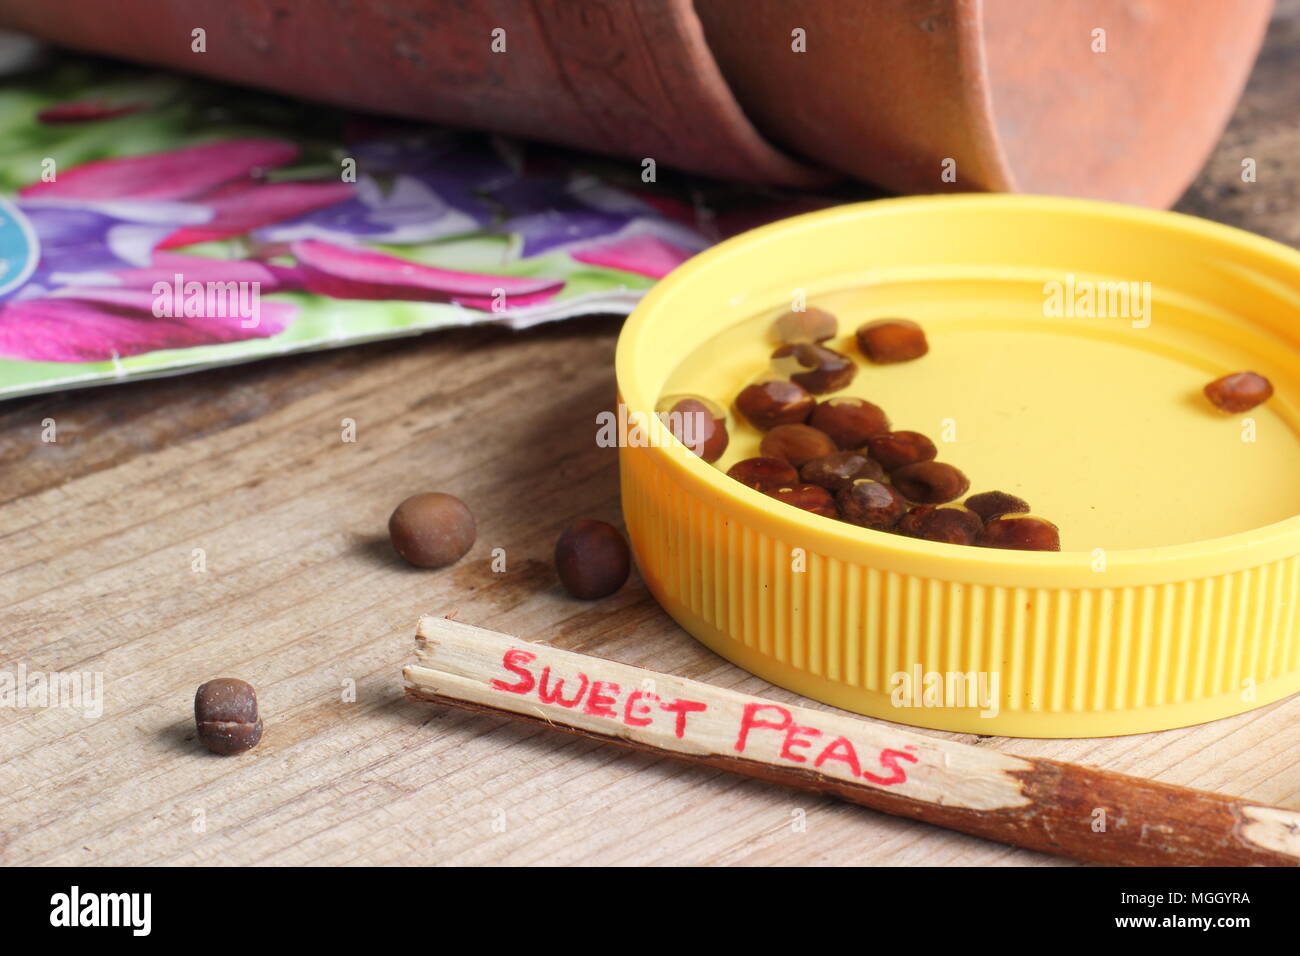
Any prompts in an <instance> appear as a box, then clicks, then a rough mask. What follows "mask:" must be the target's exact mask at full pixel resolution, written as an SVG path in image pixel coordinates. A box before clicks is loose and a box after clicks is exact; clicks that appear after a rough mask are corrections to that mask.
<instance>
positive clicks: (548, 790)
mask: <svg viewBox="0 0 1300 956" xmlns="http://www.w3.org/2000/svg"><path fill="white" fill-rule="evenodd" d="M1298 53H1300V0H1284V2H1282V3H1281V4H1280V5H1279V10H1278V17H1277V19H1276V20H1275V22H1274V24H1273V28H1272V30H1271V32H1270V34H1269V38H1268V42H1267V47H1266V49H1265V52H1264V55H1263V57H1262V58H1261V60H1260V62H1259V65H1258V66H1257V68H1256V71H1255V73H1254V75H1253V77H1252V80H1251V83H1250V86H1249V87H1248V90H1247V92H1246V95H1245V98H1244V99H1243V101H1242V103H1241V106H1240V108H1239V109H1238V112H1237V116H1236V118H1235V119H1234V121H1233V123H1232V126H1231V127H1230V129H1229V130H1228V132H1227V134H1226V135H1225V137H1224V139H1223V142H1222V144H1221V145H1220V147H1219V148H1218V150H1217V151H1216V153H1215V155H1214V157H1213V158H1212V159H1211V161H1210V162H1209V164H1208V165H1207V167H1206V170H1205V172H1204V173H1203V174H1202V176H1201V178H1200V179H1199V180H1198V182H1197V183H1196V185H1195V186H1194V187H1193V188H1192V189H1191V190H1190V192H1189V194H1188V195H1187V196H1186V197H1185V198H1184V200H1183V202H1182V204H1181V206H1180V208H1181V209H1183V210H1184V211H1187V212H1192V213H1195V214H1197V215H1202V216H1206V217H1209V218H1213V219H1219V220H1222V221H1225V222H1229V223H1232V224H1234V225H1238V226H1242V227H1245V228H1248V229H1251V230H1253V231H1256V232H1259V233H1261V234H1263V235H1266V236H1270V237H1272V238H1275V239H1279V240H1281V241H1283V242H1288V243H1290V244H1292V245H1300V217H1298V216H1297V215H1296V209H1297V201H1298V199H1300V162H1298V161H1297V159H1296V157H1297V156H1298V155H1300V86H1298V85H1297V84H1296V82H1295V67H1294V65H1293V64H1294V58H1295V57H1296V56H1297V54H1298ZM1245 157H1250V158H1254V159H1255V160H1256V161H1257V164H1258V170H1259V174H1258V181H1257V182H1255V183H1243V182H1242V181H1241V177H1240V172H1241V160H1242V159H1243V158H1245ZM617 332H618V321H617V320H615V319H608V318H606V319H600V318H595V319H582V320H577V321H573V322H568V323H564V324H562V325H558V326H554V327H550V328H544V329H539V330H535V331H532V332H529V333H524V334H515V333H510V332H506V331H500V330H485V329H478V330H466V331H459V332H452V333H440V334H435V335H430V336H425V337H423V338H419V339H408V340H403V341H395V342H388V343H381V344H375V345H368V346H360V347H355V348H348V349H342V350H338V351H333V352H327V353H320V354H314V355H304V356H298V357H291V358H285V359H277V360H275V361H268V362H263V363H258V364H253V365H246V366H240V367H235V368H228V369H223V370H218V371H212V372H207V373H202V374H198V375H189V376H184V377H180V378H174V379H167V380H160V381H155V382H141V383H134V384H128V385H123V386H115V387H111V388H104V389H93V390H88V391H83V392H76V393H68V394H63V395H51V396H38V397H34V398H30V399H22V400H17V401H13V402H9V403H6V404H3V405H0V622H3V627H2V629H0V635H2V636H3V643H2V644H0V669H6V670H11V671H12V670H14V669H15V668H17V667H18V666H20V665H22V666H25V667H26V668H28V669H29V670H30V671H44V672H51V671H60V672H69V671H90V672H96V673H100V674H102V675H103V681H104V710H103V714H102V715H101V716H99V717H87V716H85V715H84V714H82V713H80V712H77V711H74V710H70V709H66V708H23V709H15V708H0V862H2V863H6V864H33V863H34V864H44V863H63V864H79V863H96V864H102V863H115V864H120V863H139V864H162V863H213V864H244V863H266V864H276V863H290V864H334V865H338V864H349V863H372V864H375V863H380V864H383V863H447V864H470V863H512V864H536V863H590V864H633V863H637V864H671V863H676V864H769V863H784V864H825V865H846V864H889V865H913V864H978V865H1008V864H1015V865H1070V864H1069V863H1068V862H1066V861H1062V860H1058V859H1055V858H1050V857H1047V856H1042V855H1038V854H1036V853H1033V852H1030V851H1025V850H1016V849H1010V848H1007V847H1004V846H1000V845H997V844H994V843H990V842H986V841H984V840H981V839H978V838H975V837H968V836H963V835H960V834H955V833H950V832H946V831H942V830H938V829H935V828H932V827H929V826H927V825H925V824H922V823H916V822H911V821H908V820H904V819H900V818H896V817H888V816H884V815H882V814H877V813H873V812H871V811H867V810H863V809H861V808H858V807H853V806H848V805H845V804H842V803H839V802H837V801H835V800H832V799H830V798H822V797H813V796H809V795H804V794H797V793H793V792H791V791H789V790H786V789H783V788H781V787H777V786H772V785H769V784H765V783H762V782H758V781H752V780H745V779H739V778H736V777H733V776H731V775H729V774H727V773H723V772H720V771H716V770H710V769H702V768H695V767H689V766H683V765H680V764H678V763H676V762H673V761H670V760H665V759H658V758H654V757H651V756H647V755H643V754H637V753H629V752H624V751H621V750H615V749H612V748H608V747H605V746H603V745H601V744H598V743H594V742H591V741H585V740H579V739H573V738H569V737H566V736H563V735H561V734H558V733H556V732H553V731H550V730H547V729H544V728H540V727H534V726H527V725H520V724H517V723H514V722H511V721H507V720H504V719H500V718H494V717H488V716H482V715H477V714H466V713H462V712H459V711H452V710H449V709H444V708H438V707H433V706H430V705H427V704H422V703H418V702H414V701H410V700H407V699H405V698H404V696H403V694H402V678H401V669H402V666H403V665H404V664H405V663H407V662H408V661H409V659H410V657H411V646H412V644H411V636H412V633H413V630H414V626H415V622H416V620H417V618H418V617H419V616H420V615H421V614H423V613H434V614H446V613H449V612H455V613H456V614H457V616H458V617H459V619H460V620H463V621H467V622H470V623H474V624H480V625H483V626H487V627H491V628H495V629H497V630H500V631H504V632H507V633H510V634H513V635H517V636H519V637H521V638H524V639H528V640H545V641H549V642H550V643H552V644H554V645H556V646H558V647H562V648H568V649H573V650H579V651H585V652H589V653H593V654H598V655H600V656H604V657H609V658H612V659H615V660H620V661H625V662H628V663H633V664H638V665H642V666H647V667H652V668H654V669H656V670H661V671H667V672H670V673H673V674H678V675H682V676H685V677H690V678H694V679H697V680H704V681H709V682H712V683H716V684H718V685H721V686H724V687H732V688H737V689H740V690H743V691H745V692H746V693H755V694H762V695H763V696H765V697H770V698H773V699H776V700H778V701H798V698H797V697H796V696H795V695H792V694H789V693H787V692H785V691H782V690H780V689H778V688H772V687H771V686H770V685H767V684H766V683H765V682H763V681H761V680H759V679H757V678H755V677H752V676H750V675H748V674H746V673H745V672H743V671H740V670H739V669H737V668H735V667H733V666H732V665H730V664H728V663H726V662H724V661H722V660H721V659H720V658H718V657H715V656H714V655H712V654H711V653H710V652H708V651H707V650H705V649H704V648H703V647H701V646H700V645H699V644H697V643H696V642H695V641H693V640H692V639H691V638H690V637H688V636H687V635H686V634H685V633H684V632H682V631H681V630H680V629H678V628H677V627H676V625H674V624H673V622H672V621H671V620H670V619H669V618H668V617H667V616H666V615H665V614H664V613H663V611H662V610H660V609H659V607H658V606H657V605H656V604H655V602H654V601H653V600H652V599H651V598H650V597H649V595H648V594H647V593H646V591H645V589H644V587H643V586H642V585H641V583H640V581H639V580H638V579H637V578H636V577H635V574H634V576H633V579H632V580H631V581H630V582H629V584H628V586H627V587H625V588H624V589H623V590H622V591H620V592H619V593H618V594H617V595H615V596H614V597H612V598H609V599H607V600H605V601H601V602H596V603H590V604H588V603H580V602H576V601H573V600H570V599H568V598H566V597H565V596H564V595H563V593H562V592H561V591H560V589H559V587H558V585H557V583H556V581H555V579H554V575H553V572H552V569H551V565H550V554H551V549H552V546H553V544H554V541H555V538H556V536H557V535H558V534H559V532H560V531H561V530H562V528H563V527H564V526H565V525H566V524H567V523H568V522H569V521H571V520H572V519H574V518H576V517H580V516H590V517H597V518H603V519H606V520H610V521H615V522H617V521H618V520H619V512H618V495H617V465H616V460H615V452H614V450H612V449H604V448H599V447H597V446H596V444H595V441H594V432H595V424H594V419H595V415H596V413H597V412H598V411H600V410H602V409H606V408H609V407H611V405H612V402H613V395H614V383H613V373H612V368H611V361H612V355H613V349H614V341H615V337H616V335H617ZM47 418H52V419H54V420H55V422H56V423H57V429H58V441H57V443H54V444H48V443H44V442H42V441H41V430H42V421H43V420H44V419H47ZM344 419H353V420H355V422H356V441H355V442H344V441H342V440H341V432H342V429H343V420H344ZM429 489H439V490H444V491H448V492H451V493H453V494H456V495H459V496H461V497H463V498H464V499H465V500H466V501H467V502H468V503H469V504H470V506H471V507H472V508H473V510H474V511H475V513H476V515H477V517H478V521H479V539H478V542H477V543H476V545H475V547H474V549H473V550H472V551H471V552H470V554H469V556H468V557H467V558H466V559H465V560H464V561H462V562H461V563H460V564H459V565H457V566H455V567H453V568H450V569H447V570H444V571H439V572H427V571H416V570H413V569H409V568H407V567H405V566H403V565H402V564H401V563H400V562H399V561H398V560H397V559H396V557H395V556H394V555H393V554H392V553H391V550H390V548H389V545H388V542H387V538H386V534H385V522H386V520H387V517H388V514H389V512H390V511H391V510H392V508H393V506H394V505H395V504H396V503H397V502H398V501H399V500H401V498H403V497H405V496H406V495H408V494H411V493H414V492H417V491H422V490H429ZM496 548H501V549H504V554H505V559H506V570H505V572H504V573H497V572H495V571H494V570H493V569H492V564H491V561H492V553H493V549H496ZM195 549H202V552H203V555H204V559H205V562H206V570H205V571H195V570H193V568H194V564H195ZM216 676H237V677H242V678H244V679H246V680H248V681H250V682H252V683H253V684H254V685H255V686H256V687H257V688H258V691H259V695H260V699H261V704H262V713H263V717H264V720H265V723H266V732H265V737H264V739H263V741H262V744H261V745H260V746H259V747H258V748H257V749H256V750H254V751H252V752H250V753H248V754H246V755H243V756H241V757H236V758H217V757H214V756H211V755H209V754H207V753H206V752H204V751H203V750H202V748H201V747H200V746H199V745H198V744H197V742H196V741H195V739H194V732H193V724H192V713H191V706H192V699H193V694H194V689H195V687H196V686H197V685H198V684H199V683H201V682H202V681H203V680H205V679H208V678H211V677H216ZM353 688H355V694H353V693H351V690H352V689H353ZM353 697H354V698H355V699H352V698H353ZM812 706H814V707H822V706H823V705H820V704H813V705H812ZM1297 727H1300V698H1292V699H1290V700H1287V701H1283V702H1280V703H1277V704H1274V705H1271V706H1268V707H1264V708H1262V709H1260V710H1258V711H1255V712H1254V713H1251V714H1246V715H1242V716H1239V717H1235V718H1230V719H1227V720H1221V721H1216V722H1214V723H1211V724H1207V725H1203V726H1199V727H1193V728H1187V729H1183V730H1175V731H1168V732H1164V733H1159V734H1147V735H1142V736H1135V737H1124V738H1110V739H1087V740H1055V741H1034V740H1009V739H1000V738H998V739H993V738H976V737H971V736H967V735H940V736H950V737H954V738H957V739H961V740H964V741H966V742H968V743H975V744H977V745H982V746H990V747H997V748H998V749H1000V750H1004V751H1006V752H1008V753H1012V754H1018V755H1023V756H1029V757H1047V758H1052V759H1057V760H1065V761H1071V762H1078V763H1084V764H1089V765H1093V766H1097V767H1102V768H1105V769H1108V770H1117V771H1122V772H1124V773H1130V774H1136V775H1139V776H1145V777H1149V778H1152V779H1155V780H1160V781H1164V782H1168V783H1177V784H1183V785H1187V786H1193V787H1199V788H1203V789H1207V790H1214V791H1219V792H1223V793H1229V794H1233V795H1236V796H1241V797H1246V798H1249V799H1251V800H1254V801H1258V802H1261V803H1268V804H1275V805H1279V806H1283V807H1289V808H1300V767H1298V766H1297V765H1298V764H1300V731H1297V729H1296V728H1297ZM927 733H928V732H927Z"/></svg>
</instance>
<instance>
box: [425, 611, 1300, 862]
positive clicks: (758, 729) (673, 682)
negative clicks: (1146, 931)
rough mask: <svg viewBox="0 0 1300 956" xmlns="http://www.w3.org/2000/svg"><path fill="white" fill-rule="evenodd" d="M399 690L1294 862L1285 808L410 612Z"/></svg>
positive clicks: (1297, 835) (770, 767)
mask: <svg viewBox="0 0 1300 956" xmlns="http://www.w3.org/2000/svg"><path fill="white" fill-rule="evenodd" d="M416 656H417V658H418V663H416V664H412V665H410V666H409V667H407V668H406V669H405V671H404V675H405V677H406V681H407V693H408V695H409V696H411V697H414V698H417V699H421V700H429V701H434V702H438V703H444V704H449V705H451V706H455V707H461V708H464V709H469V710H478V711H487V712H491V713H497V714H510V715H513V716H515V717H517V718H521V719H525V720H530V721H535V722H538V723H544V724H547V725H549V726H551V727H553V728H554V729H556V730H562V731H566V732H568V733H572V734H578V735H581V736H584V737H589V738H594V739H599V740H604V741H608V742H610V743H615V744H619V745H621V746H624V747H630V748H633V749H637V750H643V751H651V752H655V753H660V754H669V755H672V756H675V757H677V758H679V759H682V760H686V761H691V762H695V763H702V764H707V765H709V766H713V767H720V768H723V769H726V770H730V771H732V772H736V773H741V774H744V775H746V776H751V777H758V778H761V779H764V780H769V781H772V782H775V783H781V784H785V785H788V786H794V787H798V788H800V789H803V790H808V791H813V792H818V793H827V794H832V795H835V796H838V797H840V798H842V799H845V800H849V801H851V802H854V803H859V804H862V805H864V806H869V807H873V808H875V809H879V810H884V811H885V812H888V813H893V814H896V815H900V816H906V817H911V818H914V819H918V820H925V821H928V822H931V823H935V824H938V825H940V826H945V827H949V828H951V829H956V830H961V831H963V832H966V833H973V834H977V835H979V836H984V837H988V838H989V839H994V840H999V841H1001V842H1004V843H1010V844H1013V845H1016V846H1024V847H1029V848H1031V849H1036V850H1042V851H1045V852H1049V853H1057V854H1060V855H1065V856H1072V857H1075V858H1076V859H1083V860H1093V861H1099V862H1118V863H1133V864H1147V865H1151V864H1178V863H1192V864H1198V865H1207V864H1220V865H1224V864H1227V865H1231V864H1244V863H1266V864H1290V865H1295V864H1297V863H1300V813H1296V812H1295V811H1292V810H1285V809H1281V808H1276V807H1267V806H1259V805H1254V804H1248V803H1245V802H1244V801H1240V800H1237V799H1235V798H1232V797H1225V796H1221V795H1219V794H1213V793H1206V792H1204V791H1197V790H1190V789H1186V788H1182V787H1174V786H1170V785H1168V784H1161V783H1156V782H1154V781H1149V780H1142V779H1140V778H1137V777H1128V776H1124V775H1121V774H1116V773H1112V772H1110V771H1105V770H1095V769H1091V768H1086V767H1079V766H1074V765H1071V764H1065V763H1060V762H1057V761H1051V760H1038V759H1026V758H1021V757H1014V756H1011V755H1009V754H1004V753H1001V752H999V751H996V750H991V749H986V748H983V747H972V746H969V745H967V744H961V743H956V742H954V741H950V740H945V739H942V738H938V737H930V736H926V735H924V734H920V733H915V732H913V731H909V730H904V729H902V728H897V727H893V726H890V725H887V724H882V723H876V722H873V721H869V720H865V719H859V718H855V717H847V716H843V715H841V714H836V713H831V712H828V711H822V710H812V709H810V708H807V707H800V706H796V705H792V704H781V703H777V702H775V701H771V700H766V699H764V698H760V697H753V696H750V695H748V694H742V693H738V692H736V691H732V690H727V689H725V688H721V687H714V686H711V685H709V684H704V683H701V682H699V681H693V680H687V679H686V678H682V677H674V676H672V675H670V674H661V673H657V672H655V671H650V670H645V669H643V668H640V667H632V666H630V665H627V664H619V663H616V662H614V661H608V660H603V659H601V658H596V657H590V656H588V655H584V654H575V653H573V652H570V651H562V650H558V649H556V648H553V647H548V646H545V645H541V644H534V643H529V642H526V641H520V640H517V639H515V638H512V637H510V636H508V635H505V634H500V633H497V632H495V631H489V630H485V629H483V628H478V627H473V626H471V625H468V624H461V623H459V622H456V621H450V620H446V619H443V618H435V617H425V618H422V619H421V620H420V625H419V629H418V631H417V634H416Z"/></svg>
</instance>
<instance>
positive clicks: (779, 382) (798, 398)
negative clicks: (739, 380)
mask: <svg viewBox="0 0 1300 956" xmlns="http://www.w3.org/2000/svg"><path fill="white" fill-rule="evenodd" d="M816 404H817V399H815V398H813V397H812V395H811V394H809V392H808V390H807V389H806V388H804V387H803V386H802V385H800V384H799V383H797V382H791V381H789V380H788V379H784V378H770V379H767V380H765V381H761V382H755V383H754V384H753V385H747V386H745V387H744V388H743V389H741V391H740V394H739V395H737V396H736V409H737V410H738V411H739V412H740V414H742V415H744V416H745V418H746V420H748V422H749V423H750V424H751V425H753V426H754V427H755V428H757V429H758V430H759V431H767V430H768V429H769V428H775V427H776V426H777V425H801V424H803V423H804V422H806V421H807V420H808V415H809V413H810V412H812V410H813V406H814V405H816Z"/></svg>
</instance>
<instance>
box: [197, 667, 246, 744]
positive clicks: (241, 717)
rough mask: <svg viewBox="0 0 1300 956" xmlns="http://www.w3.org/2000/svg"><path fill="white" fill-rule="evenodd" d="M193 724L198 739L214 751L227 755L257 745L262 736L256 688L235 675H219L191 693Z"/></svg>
mask: <svg viewBox="0 0 1300 956" xmlns="http://www.w3.org/2000/svg"><path fill="white" fill-rule="evenodd" d="M194 725H195V727H196V729H197V730H198V735H199V740H200V742H202V744H203V746H205V747H207V748H208V749H209V750H211V751H212V752H213V753H214V754H221V755H222V756H223V757H228V756H230V755H232V754H238V753H243V752H244V751H245V750H251V749H252V748H253V747H256V746H257V744H258V741H260V740H261V739H262V720H261V718H260V717H259V716H258V714H257V692H256V691H255V690H253V685H252V684H249V683H248V682H247V681H242V680H240V679H239V678H237V677H218V678H216V679H215V680H210V681H207V682H206V683H204V684H200V685H199V689H198V690H197V691H196V692H195V694H194Z"/></svg>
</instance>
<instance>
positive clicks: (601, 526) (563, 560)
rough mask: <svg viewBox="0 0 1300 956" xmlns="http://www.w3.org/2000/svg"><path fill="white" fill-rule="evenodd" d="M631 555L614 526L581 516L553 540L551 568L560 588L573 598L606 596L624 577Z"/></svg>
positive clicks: (588, 599) (628, 567)
mask: <svg viewBox="0 0 1300 956" xmlns="http://www.w3.org/2000/svg"><path fill="white" fill-rule="evenodd" d="M631 569H632V556H631V553H630V552H629V551H628V547H627V542H626V541H625V540H623V535H621V534H620V533H619V531H618V529H617V528H615V527H614V526H613V525H611V524H607V523H606V522H604V521H596V520H594V519H591V518H582V519H579V520H578V521H575V522H574V523H573V524H571V525H570V526H569V528H568V530H567V531H565V532H564V534H562V535H560V540H558V541H557V542H555V570H556V571H557V572H558V573H559V575H560V583H561V584H563V585H564V589H565V590H566V591H568V592H569V593H570V594H572V595H573V596H574V597H576V598H581V599H582V600H584V601H594V600H596V599H597V598H603V597H608V596H609V595H611V594H613V593H614V592H615V591H617V590H618V589H619V588H621V587H622V586H623V583H624V582H625V581H627V576H628V573H629V572H630V571H631Z"/></svg>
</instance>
